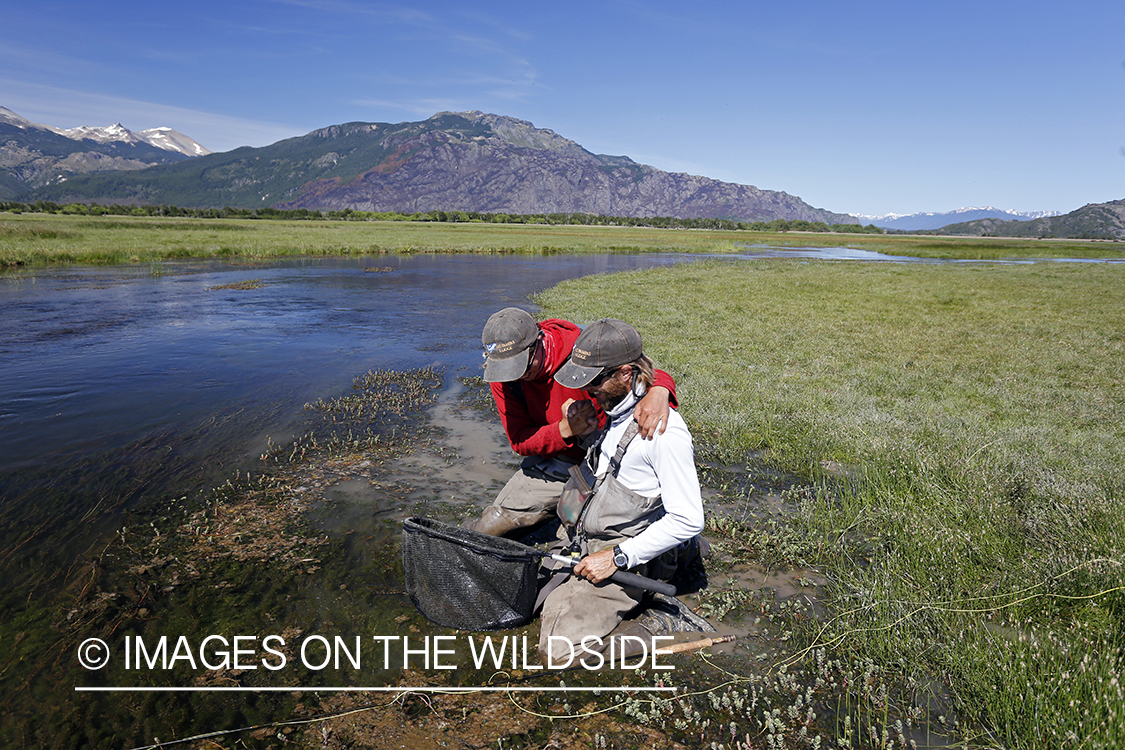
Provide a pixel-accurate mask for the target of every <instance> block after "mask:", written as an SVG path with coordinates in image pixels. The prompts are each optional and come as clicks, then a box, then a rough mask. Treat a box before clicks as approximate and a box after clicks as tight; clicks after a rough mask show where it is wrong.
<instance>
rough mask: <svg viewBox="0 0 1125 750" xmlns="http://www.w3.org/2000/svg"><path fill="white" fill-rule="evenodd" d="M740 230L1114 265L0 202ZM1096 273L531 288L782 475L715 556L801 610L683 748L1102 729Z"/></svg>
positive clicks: (773, 275) (1122, 649)
mask: <svg viewBox="0 0 1125 750" xmlns="http://www.w3.org/2000/svg"><path fill="white" fill-rule="evenodd" d="M755 245H767V246H771V247H824V246H846V247H853V248H860V249H866V250H874V251H878V252H882V253H886V254H892V255H902V256H918V257H928V258H946V259H989V260H996V259H1013V258H1022V259H1029V258H1078V259H1083V258H1084V259H1092V258H1113V259H1121V258H1122V257H1125V254H1123V250H1122V247H1123V246H1122V244H1121V243H1101V242H1080V241H1038V240H1001V239H990V238H950V237H926V236H910V237H905V236H895V235H833V234H815V233H801V234H798V233H790V234H768V233H756V232H741V231H739V232H731V231H697V230H691V231H685V230H659V229H643V228H621V227H584V226H543V225H496V224H471V223H465V224H438V223H420V222H419V223H415V222H347V221H273V220H271V221H263V220H238V219H170V218H164V219H160V218H143V217H135V218H134V217H83V216H62V215H32V214H19V215H16V214H8V215H5V214H0V269H3V268H5V267H6V268H9V269H16V268H20V267H23V268H32V269H34V268H36V267H46V266H51V265H56V264H68V263H76V264H134V263H152V264H157V263H159V262H160V261H162V260H172V259H193V258H198V259H224V258H229V259H231V260H247V259H249V260H266V259H270V258H279V257H286V256H318V255H320V256H327V255H369V254H377V253H391V252H399V253H401V252H442V253H444V252H494V253H515V252H530V253H551V252H567V253H569V252H612V251H638V252H643V251H654V252H699V253H714V254H730V253H737V252H741V251H743V250H744V249H745V248H746V247H747V246H755ZM1122 290H1125V264H1102V263H1097V264H1094V263H1054V262H1050V263H1048V262H1044V263H1031V264H999V263H949V264H919V263H910V264H888V263H855V262H821V261H804V260H788V259H778V260H749V259H733V258H729V259H721V258H720V259H707V260H701V261H700V262H697V263H692V264H685V265H681V266H675V267H669V268H662V269H656V270H645V271H633V272H626V273H619V274H613V275H602V276H590V277H586V278H583V279H577V280H574V281H570V282H566V283H564V284H561V285H559V286H557V287H555V288H553V289H550V290H548V291H546V292H544V293H542V294H541V295H540V296H539V297H538V298H537V300H536V301H537V302H538V303H539V304H540V305H541V306H542V307H543V314H544V315H545V316H550V317H564V318H568V319H571V320H575V321H577V322H589V321H592V320H595V319H597V318H600V317H606V316H612V317H619V318H623V319H625V320H628V321H630V322H632V323H634V324H635V325H636V326H637V327H638V329H640V331H641V333H642V334H643V335H644V337H645V342H646V351H647V352H648V353H649V354H650V355H652V356H653V358H654V359H655V360H656V362H657V364H658V365H659V366H661V367H662V368H664V369H666V370H667V371H669V372H670V373H671V374H672V375H673V376H674V377H675V378H676V381H677V390H678V395H679V397H680V401H681V404H682V413H683V414H684V416H685V418H686V419H687V421H688V423H689V425H690V426H691V428H692V430H693V433H694V435H695V438H696V446H697V458H698V459H699V460H700V463H701V465H704V466H707V467H726V468H725V469H724V470H729V471H730V473H731V475H732V476H735V475H740V476H744V477H750V478H751V479H753V478H754V477H757V476H762V475H763V472H765V473H769V474H770V475H771V476H772V475H773V474H772V473H773V472H779V471H780V472H784V473H785V474H786V475H788V476H791V477H795V478H796V482H797V486H796V487H795V488H794V489H793V491H792V492H790V493H789V494H787V498H788V499H789V500H791V501H792V504H793V505H792V507H793V508H794V510H793V512H792V514H791V515H790V516H789V517H788V518H785V519H783V524H784V528H778V527H770V528H764V527H763V525H762V523H761V520H760V518H757V517H756V516H754V515H753V514H752V513H749V512H748V513H745V514H741V515H740V514H738V513H734V514H725V515H724V514H719V515H717V516H713V517H712V518H710V519H709V524H710V529H709V531H708V535H709V536H710V537H712V538H713V539H714V541H715V544H716V548H717V549H719V550H720V551H721V550H725V549H736V550H738V551H739V554H746V555H749V556H751V557H753V556H755V555H757V556H758V558H759V559H765V558H766V557H767V552H766V551H765V550H763V549H761V547H763V546H764V545H767V544H769V545H772V548H771V550H770V551H769V553H768V555H769V560H770V562H769V565H770V566H773V567H775V568H776V567H779V566H780V567H784V566H786V565H790V566H793V567H796V568H802V569H804V568H811V567H815V568H816V569H817V570H818V571H822V574H823V576H824V577H825V578H826V579H827V580H828V582H829V585H828V587H827V589H828V598H827V600H826V603H827V605H828V607H827V609H826V610H825V611H822V612H821V613H820V614H819V615H818V616H816V617H808V618H804V619H801V618H794V619H793V620H792V623H791V624H792V627H793V634H792V637H791V638H789V639H787V640H786V645H787V648H788V649H789V654H788V656H787V657H786V658H785V659H783V660H782V661H781V662H780V663H776V662H775V663H772V664H771V665H770V666H769V668H770V669H772V670H774V673H773V679H774V682H773V683H771V685H772V687H771V688H770V690H772V691H774V693H776V688H777V687H778V686H785V689H786V690H789V695H790V697H792V696H796V697H795V699H794V700H793V701H792V702H790V703H785V704H782V703H778V702H777V700H773V702H772V703H769V702H767V703H765V704H763V703H762V702H761V700H759V699H762V700H764V699H763V698H762V696H763V695H764V694H765V693H763V692H761V691H764V690H765V689H766V688H765V687H764V683H761V682H759V683H752V682H747V681H746V680H744V679H743V678H741V677H738V678H734V677H732V679H731V682H730V683H729V684H726V683H724V684H725V685H727V687H728V692H727V693H721V692H720V691H718V690H715V691H713V692H711V693H710V694H709V695H708V697H707V698H700V700H701V701H703V700H707V701H711V704H710V705H711V707H712V711H711V713H710V714H709V716H708V718H707V721H712V722H713V725H714V726H715V727H717V728H718V729H716V730H715V731H716V732H718V731H719V730H723V731H725V729H726V727H727V726H728V722H729V726H730V727H731V729H730V731H729V732H728V733H725V734H721V733H720V734H714V735H709V736H708V739H709V740H711V739H714V741H713V742H712V745H711V746H713V747H729V748H762V747H770V748H773V747H777V748H805V747H810V748H819V747H841V748H844V747H846V748H860V747H863V748H868V747H870V748H875V747H879V748H884V749H885V748H891V747H894V748H899V747H910V743H911V739H910V737H911V735H910V733H909V732H907V731H904V730H903V728H902V725H901V721H902V720H903V719H904V718H905V719H906V720H907V722H908V724H909V722H910V720H911V719H912V718H913V720H914V726H915V727H917V726H920V725H925V726H927V727H928V728H930V729H932V730H933V731H934V733H935V734H934V736H933V737H932V739H933V742H934V744H933V745H929V746H947V745H950V746H952V745H954V744H955V745H956V746H961V745H966V746H971V747H1003V748H1072V749H1074V750H1079V749H1082V750H1087V749H1092V748H1110V747H1119V746H1125V511H1123V509H1122V501H1123V499H1125V447H1123V446H1125V306H1123V304H1122V297H1123V293H1122ZM708 471H710V469H708ZM709 476H718V473H715V474H713V475H711V474H709ZM753 484H754V483H753V481H751V482H748V483H746V484H743V485H738V483H737V482H733V483H732V485H731V488H730V489H729V490H728V489H723V490H722V491H723V492H724V493H726V494H725V499H726V500H728V501H730V502H729V503H728V505H733V506H734V507H738V505H739V504H740V503H741V504H742V505H745V506H746V507H750V506H753V505H754V504H755V503H756V502H757V501H758V499H759V498H757V496H756V495H755V492H757V490H755V489H754V487H753ZM740 493H741V494H740ZM779 539H782V540H783V541H784V543H779V542H778V540H779ZM716 588H717V589H720V590H721V589H722V588H723V587H722V586H719V585H716ZM721 593H724V592H721ZM738 593H739V592H737V591H729V590H728V591H725V593H724V595H725V596H727V598H728V599H729V601H730V603H731V606H735V605H736V604H738V602H739V601H741V602H743V603H745V601H747V600H746V599H739V598H738V596H737V594H738ZM743 593H745V592H743ZM716 601H717V600H716ZM714 606H718V605H714ZM797 675H800V677H799V678H798V677H797ZM732 691H733V692H732ZM763 705H767V706H768V709H767V710H765V712H764V713H763ZM755 706H756V707H755ZM630 710H632V709H630ZM636 710H637V711H638V712H639V711H640V710H641V709H639V708H637V709H636ZM646 710H647V709H646ZM669 710H671V709H669ZM626 713H627V714H628V713H629V712H628V711H626ZM814 714H815V716H814ZM629 716H631V717H632V718H634V719H636V720H637V721H642V720H647V719H645V717H644V716H642V714H641V713H637V715H636V716H633V714H629ZM638 717H640V718H638ZM698 721H699V713H698V712H697V713H696V714H695V715H694V718H692V717H688V719H685V722H686V724H685V725H691V726H693V727H694V726H695V725H697V724H698ZM833 722H835V731H832V732H825V731H824V727H825V726H826V725H828V724H832V723H833ZM896 722H900V723H898V724H897V725H896ZM736 725H737V727H736ZM747 726H749V727H751V728H753V729H754V734H752V735H746V734H744V733H743V732H744V731H745V730H744V728H745V727H747ZM736 729H737V732H736ZM685 731H687V730H685ZM693 731H694V730H693ZM927 731H929V729H928V730H927ZM736 734H737V737H738V739H737V740H736ZM822 735H823V737H822ZM599 736H600V735H599ZM685 736H686V735H685ZM915 736H916V735H915ZM719 738H721V741H720V739H719ZM723 742H726V743H730V744H726V745H724V744H722V743H723ZM507 746H508V745H505V747H507ZM537 746H542V744H540V745H537ZM601 746H605V744H604V740H603V744H602V745H601ZM918 746H920V747H921V746H927V745H925V744H923V743H922V742H919V743H918Z"/></svg>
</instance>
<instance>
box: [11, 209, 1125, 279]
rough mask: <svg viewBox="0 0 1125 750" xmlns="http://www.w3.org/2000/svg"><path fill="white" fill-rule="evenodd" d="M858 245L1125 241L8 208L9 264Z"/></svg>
mask: <svg viewBox="0 0 1125 750" xmlns="http://www.w3.org/2000/svg"><path fill="white" fill-rule="evenodd" d="M754 245H767V246H771V247H852V248H857V249H862V250H872V251H876V252H882V253H887V254H891V255H904V256H917V257H926V258H950V259H955V258H964V259H1003V258H1087V259H1090V258H1117V259H1120V258H1125V243H1120V242H1118V243H1114V242H1087V241H1077V240H1069V241H1068V240H1027V239H1000V238H969V237H929V236H903V235H866V234H864V235H860V234H833V233H828V232H788V233H779V232H754V231H743V230H737V231H721V230H694V229H693V230H684V229H654V228H644V227H615V226H608V227H607V226H577V225H556V226H551V225H537V224H486V223H475V222H464V223H445V222H421V221H417V222H415V221H329V220H307V221H305V220H302V221H294V220H265V219H198V218H171V217H151V216H136V217H133V216H75V215H65V214H13V213H4V214H0V268H4V267H17V266H45V265H52V264H68V263H76V264H90V265H107V264H129V263H154V262H159V261H161V260H181V259H187V258H199V259H215V258H219V259H223V258H242V259H255V260H262V259H268V258H281V257H289V256H335V255H369V254H378V253H403V252H440V253H447V252H454V253H456V252H492V253H514V252H521V253H546V252H614V251H653V252H714V253H730V252H741V251H744V249H745V248H746V247H747V246H754Z"/></svg>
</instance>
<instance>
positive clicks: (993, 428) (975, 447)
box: [537, 260, 1125, 748]
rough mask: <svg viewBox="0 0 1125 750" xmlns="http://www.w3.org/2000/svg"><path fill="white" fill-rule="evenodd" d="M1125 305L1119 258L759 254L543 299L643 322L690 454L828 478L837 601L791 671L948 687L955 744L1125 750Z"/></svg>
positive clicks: (869, 740) (816, 558)
mask: <svg viewBox="0 0 1125 750" xmlns="http://www.w3.org/2000/svg"><path fill="white" fill-rule="evenodd" d="M1122 289H1125V266H1121V265H1115V264H1113V265H1111V264H1097V265H1089V264H1078V263H1075V264H1057V263H1039V264H1032V265H998V264H942V265H928V264H850V263H839V262H830V263H824V262H799V263H794V262H792V261H765V260H747V261H733V262H702V263H696V264H691V265H688V266H681V267H674V268H666V269H659V270H649V271H638V272H628V273H621V274H615V275H607V276H594V277H587V278H584V279H579V280H575V281H570V282H566V283H564V284H562V285H560V286H558V287H556V288H554V289H551V290H549V291H547V292H546V293H544V294H542V295H541V296H540V297H539V298H538V300H537V301H538V302H539V303H540V304H542V305H543V306H544V308H545V310H544V312H545V314H546V315H548V316H557V317H564V318H568V319H572V320H575V321H579V322H588V321H592V320H594V319H597V318H600V317H606V316H610V317H619V318H622V319H625V320H629V321H631V322H633V323H634V324H635V325H636V326H637V327H638V329H639V330H640V331H641V333H642V335H643V336H644V338H645V342H646V351H647V352H648V353H650V355H652V356H653V357H654V359H655V360H656V361H657V364H658V365H659V366H661V367H663V368H665V369H666V370H668V371H669V372H670V373H672V375H673V376H674V377H675V378H676V380H677V383H678V391H679V395H680V397H681V400H682V404H683V406H682V410H683V413H684V415H685V417H686V418H687V420H688V422H689V424H690V425H691V426H692V428H693V431H694V433H695V435H696V441H697V451H698V453H699V455H698V456H697V458H705V459H714V460H719V461H722V462H726V463H728V464H736V465H737V464H739V463H740V462H741V463H743V464H755V463H758V462H765V463H766V464H767V465H772V466H774V467H778V468H782V469H784V470H787V471H791V472H795V473H797V474H798V475H801V476H804V477H807V478H808V479H809V483H810V487H809V491H808V492H806V493H804V498H803V500H802V501H801V502H800V505H799V510H798V512H797V513H796V515H795V516H794V517H793V518H792V525H793V530H794V531H795V532H796V533H798V534H799V535H801V536H802V537H803V538H804V540H805V543H804V545H803V547H802V549H804V550H806V552H807V556H808V557H809V558H811V559H808V560H806V562H809V563H812V564H816V565H818V566H822V567H823V569H824V570H825V571H826V572H827V575H828V577H829V579H830V581H831V589H832V598H831V603H832V606H831V612H830V614H829V615H828V616H827V617H826V618H823V620H822V621H820V622H817V623H815V624H810V625H809V627H808V628H807V629H806V630H805V631H804V632H803V636H802V638H801V639H799V644H798V646H795V651H794V656H793V659H794V663H795V664H797V663H800V662H806V663H807V662H810V661H811V660H812V659H813V655H814V654H816V653H817V652H818V651H820V650H821V649H823V650H824V653H825V654H826V656H827V659H828V660H834V659H841V660H844V661H846V662H850V663H852V664H856V665H866V669H867V670H868V673H869V674H870V673H871V670H876V671H879V672H880V673H882V674H894V675H900V676H902V677H903V679H906V680H909V681H910V684H912V685H915V686H919V685H922V686H930V687H929V688H928V689H929V690H931V691H932V692H933V693H934V694H935V695H941V697H942V701H943V702H944V703H945V704H946V705H949V706H951V707H952V708H953V709H954V710H955V712H956V715H957V716H958V717H959V722H958V725H957V726H956V727H951V728H950V736H949V740H950V741H951V742H953V741H957V742H958V745H960V743H961V742H965V741H967V742H968V743H969V745H970V746H989V747H1006V748H1108V747H1119V746H1122V745H1123V744H1125V685H1123V683H1125V673H1123V670H1125V651H1123V649H1125V567H1123V566H1125V552H1123V551H1125V511H1123V509H1122V505H1121V503H1122V498H1123V497H1125V448H1123V446H1125V309H1123V307H1122V305H1121V290H1122ZM857 671H858V673H859V674H862V673H863V671H864V670H863V668H860V669H858V670H857ZM862 689H863V686H862V685H853V686H851V688H850V690H853V691H860V692H862ZM855 695H859V692H857V693H855ZM846 702H847V701H846V700H845V703H846ZM860 702H861V701H860V700H859V698H856V701H855V706H858V705H859V704H860ZM888 702H889V703H893V696H892V697H890V698H888V699H886V700H885V701H884V702H883V703H882V704H881V705H882V706H883V707H884V708H883V710H884V711H886V712H887V713H886V714H884V717H885V716H887V715H890V716H891V717H892V721H893V716H894V711H893V710H891V709H890V708H889V707H888ZM935 703H937V701H935ZM865 705H873V706H877V705H879V704H878V702H877V701H876V702H875V703H873V704H865ZM855 706H853V708H855ZM843 708H844V710H845V711H846V710H847V706H844V707H843ZM869 710H879V709H878V708H874V709H872V708H869ZM898 710H904V707H903V706H899V707H898ZM934 713H937V711H935V712H934ZM933 718H934V717H931V719H930V720H931V722H933ZM937 718H938V720H939V721H938V722H937V724H936V725H941V722H942V721H943V720H944V717H937ZM795 726H796V725H794V727H795ZM777 736H778V737H781V736H786V737H788V738H789V739H787V740H786V741H785V744H784V745H783V746H786V747H789V746H794V747H796V746H802V745H800V743H799V740H798V734H797V732H796V731H793V732H792V734H788V735H783V734H781V733H779V734H778V735H777ZM841 741H843V738H841ZM794 742H796V743H797V744H792V743H794ZM886 743H887V738H886V736H884V737H883V741H882V742H880V741H879V738H878V737H868V736H857V737H852V738H851V739H849V740H848V743H847V746H852V747H861V746H862V747H869V746H870V747H875V746H878V747H886V746H894V747H898V745H897V744H895V741H894V738H893V736H892V737H891V740H890V745H887V744H886Z"/></svg>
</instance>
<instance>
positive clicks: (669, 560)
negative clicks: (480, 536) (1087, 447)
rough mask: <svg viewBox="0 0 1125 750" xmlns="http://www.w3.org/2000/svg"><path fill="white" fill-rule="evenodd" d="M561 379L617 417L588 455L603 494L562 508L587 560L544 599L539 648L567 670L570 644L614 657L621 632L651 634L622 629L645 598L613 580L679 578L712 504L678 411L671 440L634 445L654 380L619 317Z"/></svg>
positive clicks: (606, 323)
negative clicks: (637, 415)
mask: <svg viewBox="0 0 1125 750" xmlns="http://www.w3.org/2000/svg"><path fill="white" fill-rule="evenodd" d="M555 380H557V381H558V382H559V383H560V384H561V385H564V386H566V387H568V388H574V389H582V390H585V391H586V393H587V394H588V395H589V396H590V397H591V398H592V399H594V400H595V401H597V403H598V405H599V406H600V407H601V408H602V409H603V410H604V411H605V412H606V414H607V416H608V422H607V425H606V427H605V428H604V429H603V430H602V431H600V432H599V433H598V435H597V437H596V440H595V441H594V444H593V445H592V446H591V448H590V451H589V453H588V455H587V458H586V464H587V469H589V470H590V471H589V473H588V475H587V476H588V479H591V480H592V484H593V490H592V491H591V492H590V493H588V496H587V497H586V498H585V499H583V498H582V497H581V495H580V494H579V493H576V492H572V493H564V498H563V500H562V501H561V502H560V506H559V510H558V513H559V517H560V518H561V519H562V520H563V522H564V526H563V531H560V535H561V534H562V533H566V534H567V538H568V540H569V542H570V547H571V550H572V551H574V552H577V553H580V554H582V555H584V557H583V558H582V560H581V561H580V562H579V563H578V564H577V565H576V566H575V568H574V573H575V575H574V576H573V577H571V578H568V579H566V580H565V581H564V582H563V583H562V584H561V585H559V586H558V587H557V588H555V589H554V590H552V591H550V593H549V594H548V595H547V597H546V599H545V601H544V603H543V611H542V630H541V633H540V639H539V648H540V650H541V651H542V652H543V654H544V656H545V657H546V658H547V659H548V662H549V663H555V664H557V663H558V662H559V661H560V660H561V661H566V660H567V659H568V657H569V656H571V655H573V653H574V652H571V653H569V654H568V653H567V649H568V648H573V649H574V651H582V650H584V651H610V642H611V641H612V639H613V637H614V636H618V637H619V636H622V635H630V636H634V638H635V637H638V636H640V637H644V636H646V635H647V636H651V634H649V633H646V632H645V631H643V628H640V626H639V625H638V624H637V623H634V622H627V623H623V624H621V625H620V626H619V623H621V621H622V619H623V618H624V617H625V616H626V615H627V614H629V612H630V611H631V610H633V609H635V608H636V606H637V605H638V604H639V603H640V601H641V597H642V593H643V592H641V591H639V590H638V589H634V588H631V587H623V586H621V585H619V584H617V583H614V582H613V581H610V580H608V579H609V577H610V576H612V575H613V573H614V572H616V571H618V570H629V571H630V572H635V573H640V574H641V575H647V576H648V577H653V578H665V579H667V578H670V577H671V575H672V574H673V573H674V572H675V568H676V564H677V560H676V558H677V555H678V554H680V553H684V552H686V551H687V550H688V549H689V547H690V546H691V544H692V541H693V539H694V538H695V537H696V535H698V534H699V533H700V532H701V531H702V530H703V500H702V497H701V495H700V489H699V478H698V476H697V474H696V470H695V460H694V450H693V447H692V438H691V433H690V432H688V429H687V425H685V424H684V420H683V418H682V417H681V416H680V415H679V413H678V412H676V411H674V410H672V411H670V412H669V415H668V427H667V429H666V430H665V431H664V433H663V434H658V435H655V436H654V438H653V439H652V440H633V439H632V438H633V437H634V436H635V435H636V423H635V421H634V419H633V408H634V407H635V405H636V403H637V400H638V399H640V398H643V397H644V395H645V393H646V392H647V390H648V388H649V387H650V386H651V385H652V382H653V366H652V361H651V360H649V358H648V357H646V356H645V355H644V352H643V350H642V344H641V337H640V334H639V333H637V331H636V329H635V328H633V327H632V326H631V325H629V324H628V323H625V322H624V321H621V320H615V319H612V318H606V319H603V320H599V321H597V322H596V323H593V324H591V325H590V326H588V327H587V328H586V329H585V330H584V331H583V332H582V334H581V335H580V336H579V337H578V340H577V341H575V343H574V348H573V351H572V352H571V355H570V359H569V360H568V362H567V363H566V364H565V365H564V366H563V367H562V368H561V369H560V370H559V371H558V372H557V373H556V374H555ZM607 636H609V637H607ZM617 654H621V650H617Z"/></svg>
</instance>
